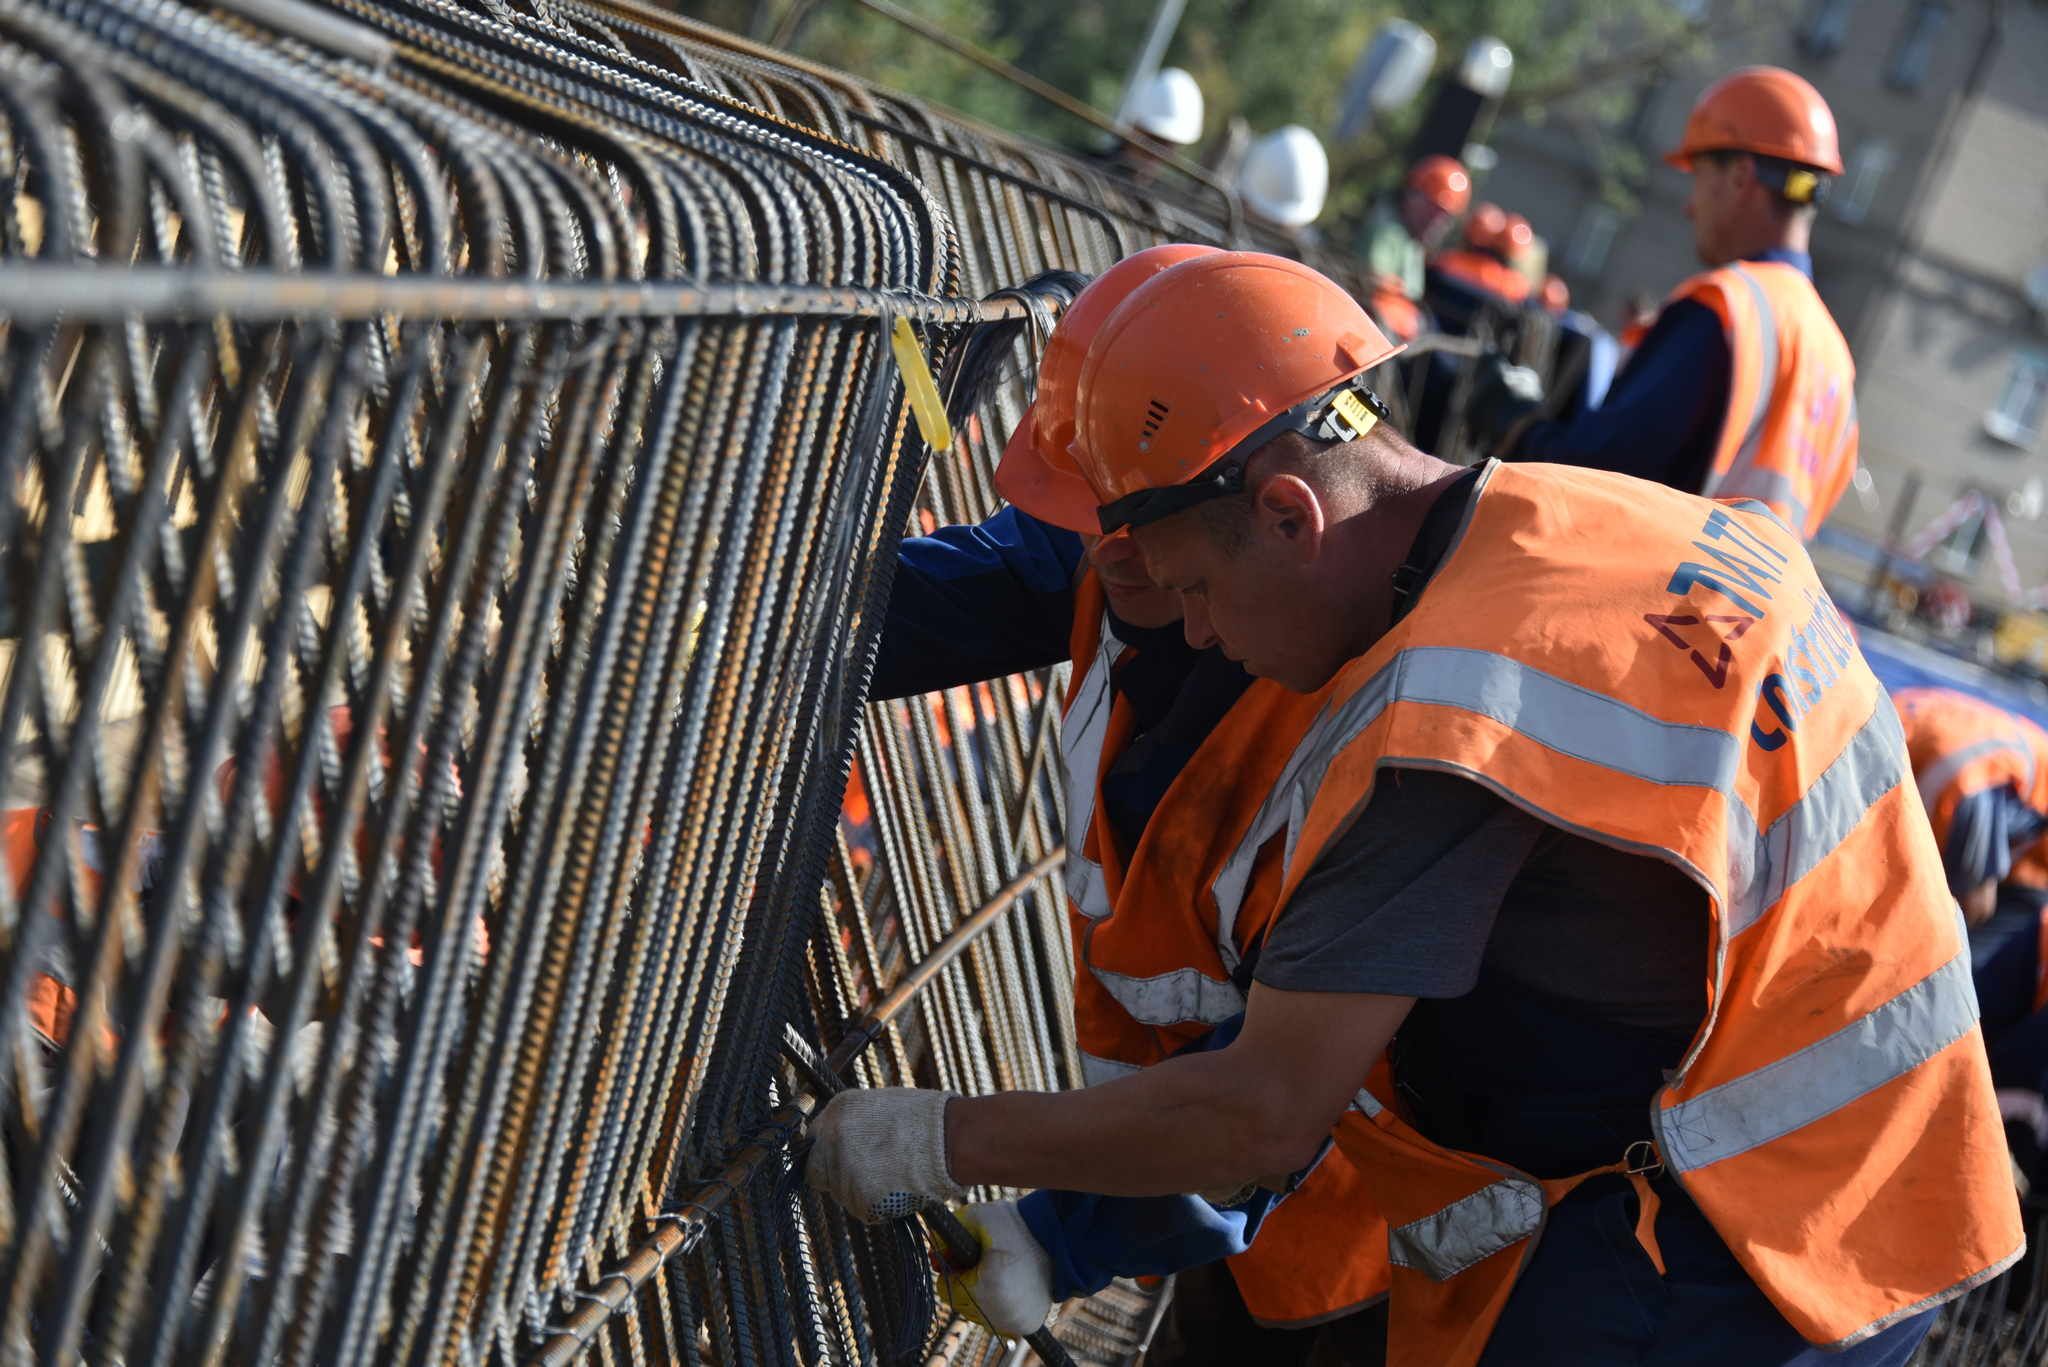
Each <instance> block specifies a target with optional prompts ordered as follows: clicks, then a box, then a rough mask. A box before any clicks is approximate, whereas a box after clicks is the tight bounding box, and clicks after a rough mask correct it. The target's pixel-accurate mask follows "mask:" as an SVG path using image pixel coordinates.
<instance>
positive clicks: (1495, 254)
mask: <svg viewBox="0 0 2048 1367" xmlns="http://www.w3.org/2000/svg"><path fill="white" fill-rule="evenodd" d="M1535 240H1536V232H1535V229H1533V228H1532V227H1530V226H1529V220H1528V219H1526V218H1524V217H1522V215H1520V214H1511V213H1509V212H1508V211H1507V210H1505V209H1503V208H1501V207H1500V205H1498V204H1489V203H1484V202H1482V203H1480V204H1478V205H1476V206H1474V208H1473V210H1472V217H1470V218H1469V219H1467V220H1466V221H1465V245H1464V246H1462V247H1457V248H1453V249H1452V250H1450V251H1444V252H1439V253H1437V255H1436V256H1435V257H1433V258H1431V260H1430V263H1429V269H1430V271H1431V272H1432V273H1433V274H1435V275H1436V276H1438V277H1447V278H1449V279H1451V280H1453V281H1456V282H1457V283H1459V284H1460V285H1463V286H1465V287H1466V288H1467V289H1471V290H1475V291H1477V292H1478V293H1479V294H1480V295H1481V297H1483V298H1486V299H1491V300H1493V301H1495V302H1497V303H1502V304H1507V305H1511V306H1519V305H1520V304H1522V303H1524V302H1525V301H1526V300H1527V299H1528V298H1529V293H1530V286H1529V277H1528V276H1526V275H1524V274H1522V272H1521V271H1519V270H1518V269H1516V267H1515V262H1516V260H1517V259H1518V258H1519V257H1521V256H1522V255H1523V254H1525V253H1526V252H1527V251H1528V250H1529V248H1530V246H1531V245H1533V244H1534V242H1535Z"/></svg>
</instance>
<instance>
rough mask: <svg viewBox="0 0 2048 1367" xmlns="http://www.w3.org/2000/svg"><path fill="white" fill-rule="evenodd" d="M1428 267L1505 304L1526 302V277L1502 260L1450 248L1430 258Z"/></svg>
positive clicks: (1483, 254)
mask: <svg viewBox="0 0 2048 1367" xmlns="http://www.w3.org/2000/svg"><path fill="white" fill-rule="evenodd" d="M1429 264H1430V266H1431V267H1432V268H1434V269H1436V270H1439V271H1442V272H1443V273H1444V274H1445V275H1448V276H1450V277H1452V278H1453V279H1456V280H1462V281H1464V282H1465V283H1466V284H1468V285H1470V286H1472V287H1473V288H1475V289H1478V290H1483V291H1485V292H1486V293H1488V294H1491V295H1493V296H1494V297H1495V298H1497V299H1501V300H1504V301H1506V302H1507V303H1509V304H1522V303H1526V302H1527V301H1528V298H1529V288H1530V287H1529V277H1528V276H1526V275H1524V274H1522V273H1521V272H1520V271H1518V270H1516V269H1515V268H1514V267H1513V266H1510V265H1508V264H1507V263H1506V262H1504V261H1499V260H1496V259H1495V258H1493V257H1491V256H1488V255H1487V254H1486V253H1485V252H1475V251H1473V250H1472V249H1471V248H1469V247H1454V248H1452V249H1451V250H1450V251H1446V252H1438V253H1437V254H1436V255H1435V256H1433V257H1431V258H1430V261H1429Z"/></svg>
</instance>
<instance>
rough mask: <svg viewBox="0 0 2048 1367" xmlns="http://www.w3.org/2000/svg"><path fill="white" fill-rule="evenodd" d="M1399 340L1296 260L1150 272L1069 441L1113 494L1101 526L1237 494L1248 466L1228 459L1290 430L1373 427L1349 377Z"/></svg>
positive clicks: (1099, 492) (1086, 373) (1093, 360)
mask: <svg viewBox="0 0 2048 1367" xmlns="http://www.w3.org/2000/svg"><path fill="white" fill-rule="evenodd" d="M1400 350H1401V347H1400V346H1399V345H1398V344H1396V343H1394V342H1390V341H1388V340H1387V337H1386V335H1385V334H1384V333H1382V332H1381V331H1380V330H1379V327H1378V325H1377V324H1375V323H1374V322H1373V321H1372V319H1371V317H1370V316H1368V315H1367V313H1366V311H1365V309H1364V308H1362V307H1361V306H1360V305H1359V303H1358V301H1357V300H1356V299H1354V298H1352V297H1351V295H1350V294H1349V293H1348V292H1346V291H1345V289H1344V288H1343V287H1342V286H1340V285H1339V284H1337V282H1336V281H1334V280H1331V279H1329V278H1328V277H1326V276H1324V275H1321V274H1319V273H1317V272H1316V271H1314V270H1311V269H1310V268H1309V267H1307V266H1304V265H1302V264H1301V263H1300V262H1298V261H1292V260H1289V259H1287V258H1286V257H1280V256H1268V255H1266V254H1264V253H1261V252H1218V253H1215V254H1214V255H1210V256H1205V257H1201V258H1200V259H1198V260H1194V261H1187V262H1183V263H1182V264H1180V265H1178V266H1175V267H1174V268H1173V269H1172V270H1169V271H1166V272H1165V273H1163V274H1161V275H1158V276H1156V277H1154V278H1153V279H1152V280H1150V281H1148V282H1147V283H1146V284H1145V285H1144V286H1143V287H1141V288H1140V289H1139V290H1138V291H1137V292H1136V293H1134V294H1132V295H1131V297H1130V298H1128V299H1126V300H1125V301H1124V303H1123V305H1122V306H1121V307H1120V308H1118V309H1117V311H1116V313H1115V314H1114V315H1113V316H1112V317H1111V318H1110V319H1109V321H1108V322H1107V323H1105V324H1104V325H1103V327H1102V330H1101V331H1100V332H1099V333H1098V334H1097V335H1096V338H1095V342H1094V345H1092V346H1091V347H1090V348H1089V350H1088V358H1087V362H1086V364H1085V365H1084V366H1083V367H1082V371H1081V384H1080V390H1079V397H1078V400H1077V402H1076V405H1075V420H1076V431H1075V441H1074V445H1073V447H1072V448H1071V449H1072V451H1073V455H1074V464H1075V466H1076V468H1077V469H1078V470H1079V471H1080V472H1081V474H1082V476H1083V477H1084V478H1085V479H1086V480H1087V482H1088V485H1089V487H1090V489H1091V490H1092V491H1093V493H1094V495H1095V501H1096V503H1097V504H1099V505H1104V506H1103V507H1102V508H1101V509H1100V510H1099V514H1098V516H1099V526H1100V527H1101V528H1102V530H1104V531H1114V530H1117V529H1119V528H1121V527H1123V526H1127V525H1131V526H1134V525H1140V524H1142V523H1145V522H1151V521H1156V520H1157V519H1159V518H1160V517H1164V516H1167V515H1169V514H1170V513H1171V512H1174V511H1178V510H1179V508H1180V507H1181V506H1183V505H1192V504H1193V503H1198V502H1200V501H1202V500H1203V499H1204V498H1209V497H1216V496H1218V495H1220V494H1223V493H1228V492H1231V489H1230V488H1229V487H1225V486H1226V485H1227V484H1228V479H1229V477H1231V476H1235V477H1236V478H1237V479H1239V480H1241V479H1242V476H1243V466H1242V464H1241V463H1239V462H1235V461H1231V462H1226V461H1225V458H1226V457H1230V456H1234V455H1238V454H1242V455H1247V456H1248V455H1249V454H1250V453H1251V452H1252V451H1253V450H1256V449H1257V448H1258V447H1259V446H1262V445H1264V444H1265V443H1266V442H1268V441H1270V440H1272V439H1273V438H1275V437H1277V436H1279V435H1281V434H1282V433H1283V432H1286V431H1297V430H1298V431H1314V432H1317V433H1318V434H1319V435H1321V434H1324V433H1325V432H1326V430H1327V431H1331V432H1341V431H1343V430H1344V427H1340V426H1338V424H1339V423H1342V424H1345V425H1347V426H1348V428H1349V430H1350V431H1351V432H1352V433H1353V435H1358V434H1362V433H1363V432H1364V431H1366V430H1369V429H1370V427H1371V426H1372V424H1373V422H1375V421H1377V420H1378V416H1379V415H1376V414H1374V413H1372V412H1371V411H1369V409H1368V406H1367V404H1366V401H1365V400H1364V399H1362V398H1360V397H1359V396H1358V395H1356V394H1354V393H1353V392H1352V390H1351V388H1350V387H1349V386H1347V384H1346V382H1347V381H1349V380H1353V379H1355V378H1356V377H1357V376H1359V375H1362V374H1363V373H1365V372H1366V371H1368V370H1370V369H1372V368H1373V367H1374V366H1376V365H1378V364H1380V362H1382V361H1384V360H1386V359H1387V358H1388V357H1390V356H1393V355H1394V354H1396V353H1397V352H1399V351H1400ZM1382 412H1383V410H1382ZM1323 423H1328V424H1330V426H1329V428H1328V429H1324V428H1322V427H1319V426H1317V424H1323ZM1219 464H1220V465H1225V466H1226V467H1227V468H1224V469H1218V470H1214V471H1213V473H1212V467H1217V466H1219ZM1205 475H1207V476H1208V478H1207V479H1204V478H1203V477H1204V476H1205ZM1197 481H1200V482H1201V485H1202V486H1203V487H1201V488H1199V489H1194V488H1191V489H1188V490H1185V491H1182V490H1180V489H1179V488H1178V486H1187V485H1191V484H1194V483H1195V482H1197ZM1211 485H1214V486H1215V487H1213V488H1211V487H1209V486H1211ZM1165 491H1174V492H1176V493H1179V492H1185V493H1186V494H1187V497H1185V498H1159V497H1157V495H1159V494H1160V493H1162V492H1165ZM1146 496H1152V497H1149V498H1148V497H1146ZM1139 504H1143V505H1145V506H1143V507H1139V506H1137V505H1139ZM1112 505H1113V506H1112Z"/></svg>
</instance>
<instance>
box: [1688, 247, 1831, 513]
mask: <svg viewBox="0 0 2048 1367" xmlns="http://www.w3.org/2000/svg"><path fill="white" fill-rule="evenodd" d="M1671 297H1672V299H1693V300H1697V301H1698V302H1700V303H1702V304H1705V305H1706V306H1707V307H1708V308H1710V309H1712V310H1713V311H1714V313H1715V315H1716V316H1717V317H1719V318H1720V320H1721V327H1722V330H1723V331H1724V332H1725V333H1726V334H1727V337H1728V352H1729V356H1730V357H1731V359H1732V362H1733V366H1734V370H1733V373H1732V375H1731V377H1730V382H1729V386H1728V411H1727V414H1726V416H1725V417H1723V418H1722V420H1721V436H1720V440H1719V442H1718V443H1717V444H1716V446H1715V447H1714V463H1713V466H1712V468H1711V469H1710V470H1709V472H1708V474H1707V482H1706V487H1705V488H1703V489H1701V490H1700V491H1699V492H1701V493H1703V494H1706V495H1708V496H1709V497H1713V498H1753V499H1756V500H1758V501H1759V502H1762V503H1768V504H1770V505H1771V510H1772V511H1773V512H1775V513H1776V514H1777V515H1778V517H1779V519H1780V520H1781V521H1783V522H1784V523H1785V524H1786V525H1787V526H1789V527H1791V528H1792V529H1793V530H1794V531H1796V532H1798V533H1799V534H1800V536H1801V537H1803V538H1805V539H1808V540H1811V539H1812V537H1813V534H1814V533H1815V532H1817V531H1819V530H1820V524H1821V523H1823V522H1825V521H1826V520H1827V516H1828V514H1829V513H1831V512H1833V511H1834V507H1835V504H1836V503H1837V502H1839V501H1840V499H1841V497H1842V491H1843V490H1845V489H1847V488H1848V487H1849V480H1850V478H1851V477H1852V476H1853V475H1855V473H1856V437H1857V424H1856V365H1855V362H1853V361H1852V360H1850V358H1849V344H1848V343H1847V342H1846V341H1844V340H1843V339H1842V330H1841V329H1840V328H1838V327H1836V326H1835V320H1834V316H1833V315H1832V314H1830V313H1829V312H1828V306H1827V305H1826V304H1824V303H1822V302H1821V298H1820V295H1819V293H1818V292H1816V291H1815V290H1814V288H1813V281H1811V280H1809V279H1807V277H1806V273H1805V272H1804V271H1801V270H1800V269H1799V268H1798V267H1796V266H1787V265H1784V264H1782V263H1780V262H1775V261H1738V262H1736V263H1735V264H1734V265H1730V266H1723V267H1721V268H1720V269H1718V270H1711V271H1707V272H1706V273H1704V274H1702V275H1696V276H1694V277H1693V278H1692V279H1690V280H1687V281H1686V282H1685V283H1684V284H1682V285H1680V286H1679V287H1678V288H1677V289H1676V290H1674V291H1673V292H1672V295H1671Z"/></svg>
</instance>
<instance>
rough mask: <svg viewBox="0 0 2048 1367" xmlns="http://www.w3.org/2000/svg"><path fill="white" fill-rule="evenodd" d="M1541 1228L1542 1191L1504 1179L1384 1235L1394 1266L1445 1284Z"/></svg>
mask: <svg viewBox="0 0 2048 1367" xmlns="http://www.w3.org/2000/svg"><path fill="white" fill-rule="evenodd" d="M1541 1228H1543V1189H1542V1188H1541V1187H1539V1186H1537V1185H1536V1184H1535V1183H1534V1182H1530V1181H1527V1180H1525V1179H1523V1178H1519V1177H1504V1178H1502V1179H1501V1180H1500V1181H1498V1182H1495V1183H1493V1184H1492V1185H1491V1186H1485V1187H1481V1188H1480V1189H1479V1190H1478V1191H1475V1192H1473V1193H1472V1194H1471V1195H1470V1196H1467V1197H1465V1198H1463V1199H1462V1200H1458V1201H1453V1202H1452V1203H1451V1204H1449V1205H1447V1206H1445V1207H1444V1208H1443V1209H1441V1210H1438V1211H1435V1212H1433V1213H1432V1214H1429V1215H1425V1216H1423V1217H1422V1218H1421V1219H1419V1220H1410V1221H1409V1222H1408V1223H1407V1224H1405V1225H1396V1226H1395V1227H1393V1228H1392V1229H1389V1230H1388V1231H1387V1250H1388V1255H1389V1257H1390V1258H1391V1260H1392V1262H1393V1263H1394V1265H1395V1266H1396V1267H1408V1268H1413V1269H1414V1270H1415V1271H1417V1272H1421V1273H1424V1274H1425V1275H1427V1276H1429V1277H1432V1278H1434V1279H1436V1280H1437V1281H1440V1282H1441V1281H1448V1280H1450V1279H1451V1278H1452V1277H1455V1276H1457V1275H1458V1274H1459V1273H1460V1272H1463V1271H1464V1270H1465V1269H1466V1268H1468V1267H1470V1266H1472V1265H1473V1264H1474V1263H1477V1262H1481V1261H1483V1260H1484V1259H1487V1258H1491V1257H1492V1256H1493V1255H1494V1254H1496V1253H1498V1252H1500V1251H1501V1250H1502V1249H1504V1248H1509V1247H1512V1246H1513V1245H1515V1244H1518V1243H1520V1242H1521V1241H1522V1240H1524V1239H1526V1238H1528V1237H1529V1236H1530V1235H1532V1234H1534V1233H1535V1232H1536V1231H1537V1230H1539V1229H1541Z"/></svg>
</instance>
